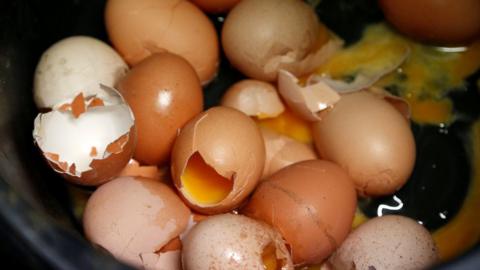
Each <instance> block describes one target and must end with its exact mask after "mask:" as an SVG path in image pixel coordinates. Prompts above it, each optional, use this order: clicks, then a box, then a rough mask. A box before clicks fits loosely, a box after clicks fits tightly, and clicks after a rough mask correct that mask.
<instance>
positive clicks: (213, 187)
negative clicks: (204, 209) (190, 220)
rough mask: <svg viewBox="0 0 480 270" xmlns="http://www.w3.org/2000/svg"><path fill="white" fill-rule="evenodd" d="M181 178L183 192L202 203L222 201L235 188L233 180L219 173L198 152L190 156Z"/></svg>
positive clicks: (196, 201)
mask: <svg viewBox="0 0 480 270" xmlns="http://www.w3.org/2000/svg"><path fill="white" fill-rule="evenodd" d="M180 179H181V181H182V187H183V189H182V191H183V193H184V194H186V195H187V197H188V198H189V199H191V200H194V202H195V203H198V204H202V205H213V204H217V203H219V202H221V201H222V200H223V199H225V198H226V197H227V196H228V194H230V192H231V191H232V189H233V180H232V179H228V178H225V177H223V176H221V175H220V174H218V173H217V172H216V171H215V170H214V169H213V168H212V167H210V166H209V165H208V164H207V163H205V161H204V160H203V158H202V156H201V155H200V154H199V153H198V152H195V153H194V154H193V155H192V156H191V157H190V159H189V160H188V163H187V166H186V168H185V170H184V171H183V174H182V176H181V177H180Z"/></svg>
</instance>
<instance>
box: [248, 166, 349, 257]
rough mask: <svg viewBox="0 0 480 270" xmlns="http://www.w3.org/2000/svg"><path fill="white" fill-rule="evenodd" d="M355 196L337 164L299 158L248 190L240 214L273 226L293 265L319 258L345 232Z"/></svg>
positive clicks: (331, 247) (334, 246) (343, 172)
mask: <svg viewBox="0 0 480 270" xmlns="http://www.w3.org/2000/svg"><path fill="white" fill-rule="evenodd" d="M356 205H357V197H356V193H355V188H354V185H353V182H352V180H351V179H350V177H349V176H348V175H347V173H346V172H345V171H344V170H343V169H342V168H341V167H340V166H338V165H336V164H334V163H332V162H329V161H324V160H309V161H302V162H298V163H295V164H293V165H290V166H288V167H285V168H283V169H281V170H280V171H278V172H276V173H274V174H273V175H272V176H271V177H270V178H268V179H267V180H265V181H263V182H262V183H261V184H260V185H259V186H258V187H257V189H256V190H255V192H254V193H253V195H252V197H251V199H250V201H249V202H248V204H247V205H246V206H245V208H243V209H242V210H241V213H243V214H245V215H246V216H249V217H252V218H254V219H257V220H262V221H264V222H266V223H268V224H270V225H272V226H273V227H275V228H276V229H277V230H278V231H279V232H280V233H281V234H282V236H283V238H284V239H285V241H286V242H287V244H288V246H289V247H290V249H291V253H292V259H293V262H294V264H295V265H305V264H314V263H320V262H322V261H323V260H324V259H326V258H327V257H328V256H329V255H330V254H331V253H332V252H333V251H335V249H337V248H338V247H339V246H340V244H341V243H342V242H343V240H344V239H345V238H346V237H347V234H348V233H349V232H350V229H351V226H352V221H353V217H354V215H355V209H356Z"/></svg>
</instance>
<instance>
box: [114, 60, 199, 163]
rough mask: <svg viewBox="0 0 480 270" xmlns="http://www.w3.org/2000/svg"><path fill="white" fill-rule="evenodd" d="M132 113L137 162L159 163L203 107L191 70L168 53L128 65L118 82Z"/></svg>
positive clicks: (165, 158) (165, 159) (164, 159)
mask: <svg viewBox="0 0 480 270" xmlns="http://www.w3.org/2000/svg"><path fill="white" fill-rule="evenodd" d="M118 90H119V91H120V92H121V93H122V95H123V96H124V98H125V100H126V101H127V103H128V104H129V105H130V107H131V108H132V111H133V114H134V115H135V121H136V127H137V138H138V139H137V140H138V141H137V146H136V148H135V154H134V157H135V159H136V160H138V161H139V162H140V163H145V164H149V165H157V164H162V163H164V162H165V161H167V160H168V158H169V156H170V151H171V148H172V145H173V141H174V140H175V136H176V135H177V131H178V129H180V128H181V127H182V126H183V125H184V124H185V123H186V122H187V121H188V120H190V119H191V118H193V116H195V115H196V114H198V113H200V112H201V111H202V108H203V94H202V88H201V86H200V82H199V81H198V78H197V76H196V75H195V71H194V70H193V68H192V67H191V66H190V64H189V63H188V62H187V61H185V60H184V59H183V58H181V57H179V56H177V55H174V54H171V53H158V54H154V55H152V56H150V57H148V58H146V59H145V60H143V61H142V62H140V63H138V65H136V66H135V67H134V68H132V69H131V70H130V71H129V72H128V73H127V75H126V76H125V77H123V78H122V79H121V80H120V82H119V83H118Z"/></svg>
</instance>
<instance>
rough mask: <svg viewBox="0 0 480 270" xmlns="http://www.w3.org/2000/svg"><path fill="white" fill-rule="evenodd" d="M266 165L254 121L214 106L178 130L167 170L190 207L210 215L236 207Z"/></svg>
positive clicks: (261, 140) (254, 183)
mask: <svg viewBox="0 0 480 270" xmlns="http://www.w3.org/2000/svg"><path fill="white" fill-rule="evenodd" d="M264 163H265V146H264V143H263V139H262V135H261V134H260V131H259V129H258V127H257V125H256V124H255V122H254V121H253V120H252V119H251V118H250V117H248V116H247V115H245V114H244V113H242V112H240V111H237V110H235V109H232V108H228V107H213V108H210V109H208V110H207V111H205V112H203V113H201V114H199V115H197V116H196V117H195V118H194V119H192V120H191V121H189V122H188V124H186V125H185V126H184V127H183V128H182V130H181V131H180V133H179V135H178V137H177V139H176V140H175V144H174V146H173V150H172V159H171V172H172V178H173V181H174V183H175V186H176V187H177V189H178V190H179V192H180V194H181V195H182V196H183V198H184V199H185V201H186V202H187V203H188V205H189V206H190V207H191V208H192V209H194V210H196V211H198V212H200V213H204V214H213V213H221V212H227V211H229V210H232V209H234V208H235V207H237V206H238V205H239V204H240V203H241V202H242V201H243V200H244V199H245V198H246V197H247V196H248V195H249V194H250V192H251V191H252V190H253V189H254V188H255V186H256V184H257V183H258V180H259V179H260V177H261V175H262V172H263V166H264Z"/></svg>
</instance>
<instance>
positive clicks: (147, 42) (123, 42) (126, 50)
mask: <svg viewBox="0 0 480 270" xmlns="http://www.w3.org/2000/svg"><path fill="white" fill-rule="evenodd" d="M105 24H106V27H107V32H108V36H109V38H110V41H111V42H112V43H113V45H114V47H115V48H116V49H117V50H118V51H119V53H120V54H121V55H122V57H123V58H124V59H125V61H127V63H128V64H129V65H136V64H137V63H138V62H140V61H141V60H143V59H145V58H146V57H148V56H149V55H151V54H153V53H158V52H170V53H174V54H177V55H180V56H182V57H183V58H185V59H186V60H187V61H188V62H189V63H190V64H191V65H192V66H193V67H194V69H195V71H196V73H197V75H198V77H199V78H200V81H201V82H202V83H204V84H205V83H207V82H208V81H210V80H211V79H212V78H213V77H214V76H215V74H216V71H217V68H218V62H219V48H218V38H217V33H216V31H215V28H214V26H213V24H212V22H211V21H210V20H209V19H208V17H207V16H206V15H205V14H204V13H203V12H202V11H201V10H200V9H199V8H198V7H196V6H195V5H194V4H192V3H190V2H189V1H184V0H161V1H158V0H135V1H122V0H109V1H107V5H106V7H105Z"/></svg>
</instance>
